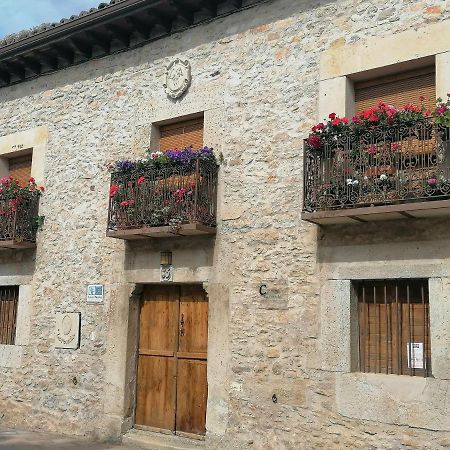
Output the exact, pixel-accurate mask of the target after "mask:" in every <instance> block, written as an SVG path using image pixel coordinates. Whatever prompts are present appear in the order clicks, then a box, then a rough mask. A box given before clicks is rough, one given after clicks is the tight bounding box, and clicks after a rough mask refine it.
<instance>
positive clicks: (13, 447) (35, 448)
mask: <svg viewBox="0 0 450 450" xmlns="http://www.w3.org/2000/svg"><path fill="white" fill-rule="evenodd" d="M78 449H79V450H136V447H125V446H123V445H120V444H116V443H113V444H108V443H99V442H93V441H89V440H87V439H83V438H80V437H74V438H71V437H69V436H59V435H57V434H50V433H41V432H30V431H23V430H10V429H9V430H8V429H2V428H0V450H78Z"/></svg>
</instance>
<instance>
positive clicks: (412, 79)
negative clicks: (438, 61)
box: [355, 67, 436, 113]
mask: <svg viewBox="0 0 450 450" xmlns="http://www.w3.org/2000/svg"><path fill="white" fill-rule="evenodd" d="M421 96H423V97H425V99H426V100H425V102H424V103H425V105H426V106H432V105H433V104H435V100H436V74H435V69H434V67H427V68H422V69H420V70H414V71H410V72H404V73H401V74H397V75H392V76H386V77H382V78H377V79H374V80H370V81H363V82H359V83H355V109H356V112H357V113H359V112H361V111H364V110H365V109H367V108H371V107H372V106H376V104H377V102H378V100H382V101H384V102H385V103H386V104H388V105H392V106H395V107H396V108H402V107H403V106H405V105H406V104H408V103H414V104H419V103H420V102H419V97H421Z"/></svg>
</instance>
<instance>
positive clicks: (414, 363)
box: [406, 342, 424, 369]
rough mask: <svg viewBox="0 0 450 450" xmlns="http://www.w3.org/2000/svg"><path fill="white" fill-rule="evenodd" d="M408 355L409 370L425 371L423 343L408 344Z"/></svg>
mask: <svg viewBox="0 0 450 450" xmlns="http://www.w3.org/2000/svg"><path fill="white" fill-rule="evenodd" d="M406 352H407V354H408V368H411V369H423V368H424V365H423V342H408V344H407V346H406Z"/></svg>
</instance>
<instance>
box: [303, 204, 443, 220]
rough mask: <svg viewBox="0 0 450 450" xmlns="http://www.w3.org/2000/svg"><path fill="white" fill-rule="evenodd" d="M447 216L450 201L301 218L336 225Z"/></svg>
mask: <svg viewBox="0 0 450 450" xmlns="http://www.w3.org/2000/svg"><path fill="white" fill-rule="evenodd" d="M445 216H450V200H435V201H422V202H414V203H402V204H396V205H383V206H368V207H363V208H342V209H336V210H328V211H315V212H303V213H302V216H301V217H302V219H303V220H306V221H308V222H312V223H315V224H317V225H334V224H352V223H357V222H359V223H362V222H375V221H385V220H398V219H419V218H426V217H445Z"/></svg>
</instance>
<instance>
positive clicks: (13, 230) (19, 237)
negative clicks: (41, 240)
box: [0, 191, 40, 249]
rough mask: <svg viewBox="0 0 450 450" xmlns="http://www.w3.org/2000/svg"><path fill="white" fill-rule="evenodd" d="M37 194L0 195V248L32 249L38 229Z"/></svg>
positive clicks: (34, 192)
mask: <svg viewBox="0 0 450 450" xmlns="http://www.w3.org/2000/svg"><path fill="white" fill-rule="evenodd" d="M39 196H40V195H39V192H38V191H27V192H24V191H23V192H21V193H20V194H17V193H16V194H14V195H11V194H10V193H4V192H1V193H0V248H11V249H21V248H34V247H36V233H37V229H38V227H39V216H38V211H39Z"/></svg>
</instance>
